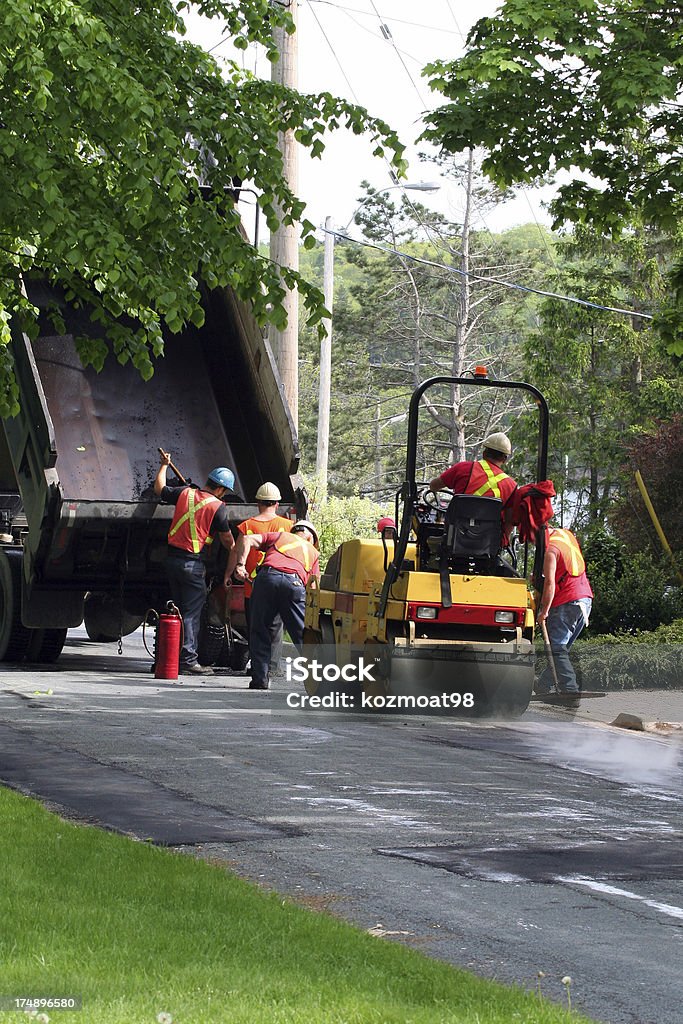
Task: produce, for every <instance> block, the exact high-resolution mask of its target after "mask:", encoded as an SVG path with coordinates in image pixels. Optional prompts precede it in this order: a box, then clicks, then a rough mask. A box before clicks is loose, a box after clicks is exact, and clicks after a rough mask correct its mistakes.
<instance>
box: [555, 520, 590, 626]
mask: <svg viewBox="0 0 683 1024" xmlns="http://www.w3.org/2000/svg"><path fill="white" fill-rule="evenodd" d="M548 547H550V548H555V550H556V551H557V568H556V570H555V595H554V597H553V602H552V605H551V607H555V606H556V605H559V604H569V602H570V601H578V600H579V598H581V597H592V596H593V591H592V590H591V585H590V583H589V582H588V577H587V576H586V563H585V561H584V557H583V554H582V553H581V548H580V547H579V542H578V540H577V539H576V537H575V536H574V534H573V533H572V532H571V530H562V529H559V528H556V527H552V528H550V529H549V530H548Z"/></svg>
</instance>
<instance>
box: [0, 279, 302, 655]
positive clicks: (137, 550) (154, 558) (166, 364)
mask: <svg viewBox="0 0 683 1024" xmlns="http://www.w3.org/2000/svg"><path fill="white" fill-rule="evenodd" d="M27 290H28V294H29V298H30V299H31V301H32V302H33V303H34V304H35V305H36V306H38V307H40V308H41V309H46V308H47V307H48V306H49V305H54V304H55V303H56V304H58V305H59V306H60V312H61V315H62V317H63V318H64V320H65V322H66V326H67V331H68V333H67V334H64V335H60V336H55V335H54V333H51V328H50V321H49V320H48V318H47V317H46V316H41V332H40V335H39V337H38V338H37V339H36V340H35V341H34V342H33V343H31V342H29V341H28V339H27V338H26V337H25V336H24V335H22V334H21V333H19V332H18V331H15V332H13V336H12V354H13V357H14V361H15V367H16V374H17V380H18V384H19V391H20V402H21V412H20V413H19V415H18V416H16V417H15V418H13V419H8V420H5V421H4V422H3V430H2V432H1V433H0V517H2V521H3V523H4V525H2V526H0V531H1V532H2V537H3V538H4V543H3V544H2V549H1V550H0V601H1V602H2V606H1V611H2V615H1V616H0V660H2V659H4V660H16V659H17V658H19V657H23V656H24V655H25V654H26V652H27V651H29V649H30V651H31V653H32V655H33V656H35V655H36V651H37V648H38V647H40V645H39V644H37V640H36V636H35V635H34V634H33V633H32V632H31V631H32V630H38V629H39V630H43V631H46V630H47V631H55V630H57V631H60V630H61V631H62V633H63V630H64V629H65V628H67V627H69V626H75V625H78V624H79V623H80V622H81V621H82V620H83V614H84V598H85V595H86V593H87V594H89V595H91V596H90V597H89V603H90V602H92V601H94V602H95V603H97V601H98V599H99V598H102V599H103V600H104V601H105V604H106V606H107V607H108V608H109V609H110V611H111V618H112V626H114V625H115V620H116V619H117V618H118V620H119V627H120V624H121V622H122V620H123V618H124V617H126V616H132V617H135V616H141V615H142V614H144V612H145V610H146V609H147V608H150V607H153V606H155V607H160V606H161V605H162V604H163V602H164V601H165V600H166V598H167V596H168V594H167V586H166V577H165V573H164V569H163V562H164V559H165V553H166V534H167V531H168V526H169V523H170V519H171V516H172V512H173V510H172V508H171V507H169V506H164V505H159V504H158V503H157V501H156V498H155V496H154V494H153V491H152V483H153V481H154V477H155V475H156V472H157V469H158V466H159V454H158V448H159V447H163V448H164V449H165V450H167V451H170V452H171V453H172V455H173V461H174V462H175V464H176V465H178V467H179V469H180V470H181V472H183V473H184V475H185V476H186V477H188V478H191V479H192V480H193V481H194V482H195V483H198V484H202V483H204V481H205V479H206V476H207V474H208V473H209V471H210V470H211V469H212V468H213V467H214V466H229V467H230V468H231V469H233V471H234V473H235V480H236V482H235V491H236V493H237V494H239V495H241V496H244V497H247V498H249V497H251V496H252V495H253V494H254V492H255V490H256V489H257V487H258V486H259V484H260V483H262V482H263V480H273V481H274V482H276V483H277V484H278V486H279V487H280V490H281V491H282V495H283V501H284V503H285V504H287V503H288V504H290V505H291V506H293V507H294V508H295V509H296V511H297V512H303V511H304V509H305V497H304V494H303V491H302V490H301V488H300V483H299V478H298V476H297V470H298V462H299V453H298V448H297V443H296V438H295V435H294V431H293V426H292V422H291V418H290V416H289V411H288V409H287V406H286V403H285V401H284V399H283V395H282V388H281V384H280V382H279V378H278V375H277V370H276V368H275V366H274V362H273V359H272V355H271V353H270V350H269V348H268V346H267V344H266V343H265V342H264V340H263V338H262V336H261V333H260V331H259V329H258V326H257V325H256V323H255V321H254V319H253V317H252V316H251V314H250V312H249V310H248V308H247V307H246V306H245V305H243V304H242V303H240V302H238V301H237V300H236V298H235V296H234V295H233V294H232V293H231V292H229V291H224V290H220V291H219V290H217V291H213V292H211V293H207V294H206V295H205V299H204V308H205V312H206V322H205V325H204V326H203V327H202V328H194V327H193V328H190V329H188V330H186V331H184V332H183V333H182V334H179V335H169V336H168V337H166V338H165V346H166V350H165V355H164V358H163V359H159V360H157V361H156V363H155V372H154V376H153V377H152V379H151V380H150V381H147V382H145V381H143V380H142V378H141V377H140V376H139V374H138V372H137V370H136V369H135V368H134V367H133V366H132V365H131V364H130V363H128V364H126V365H121V364H119V363H118V362H117V361H116V359H115V357H114V356H113V355H110V357H109V358H108V360H107V362H106V363H105V366H104V369H103V370H102V371H101V372H100V373H97V372H95V371H94V370H93V369H92V368H88V369H84V368H83V366H82V365H81V362H80V359H79V357H78V353H77V347H76V341H75V339H76V338H77V337H80V336H92V335H93V334H94V333H95V332H96V328H95V327H94V325H93V324H92V323H91V321H90V318H89V316H88V314H87V311H85V310H80V311H79V310H73V309H71V308H70V307H68V306H67V305H66V304H65V303H64V302H63V301H62V300H61V299H60V296H59V295H58V294H57V293H55V292H54V290H53V289H51V288H50V287H48V286H47V285H46V284H44V283H43V282H28V287H27ZM169 482H171V483H172V482H173V480H172V476H171V475H169ZM229 511H230V515H231V519H233V520H234V521H240V520H242V519H244V518H246V517H247V516H248V515H252V514H255V513H256V508H255V506H253V505H252V504H247V503H238V502H235V503H233V504H231V505H229ZM119 627H117V628H115V629H113V632H114V634H115V633H116V632H118V629H119ZM53 641H54V638H53ZM43 646H44V647H45V649H46V650H48V649H49V650H50V652H51V653H52V651H53V650H54V647H55V646H56V641H54V642H52V643H48V642H47V641H45V642H44V645H43ZM38 653H39V651H38ZM39 660H40V659H39Z"/></svg>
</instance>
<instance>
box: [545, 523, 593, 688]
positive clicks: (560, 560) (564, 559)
mask: <svg viewBox="0 0 683 1024" xmlns="http://www.w3.org/2000/svg"><path fill="white" fill-rule="evenodd" d="M543 576H544V578H545V581H544V584H543V593H542V594H541V600H540V603H539V606H538V612H537V615H536V621H537V622H538V623H542V622H545V623H546V627H547V630H548V638H549V640H550V647H551V650H552V654H553V660H554V662H555V671H556V672H557V681H558V684H559V687H560V691H561V692H562V693H578V692H579V684H578V682H577V679H576V672H575V671H574V666H573V665H572V663H571V661H570V659H569V648H570V647H571V646H572V644H573V643H574V641H575V640H576V638H577V637H578V635H579V634H580V633H581V631H582V629H583V628H584V627H585V626H587V625H588V619H589V617H590V613H591V608H592V606H593V591H592V590H591V585H590V583H589V582H588V577H587V576H586V563H585V562H584V559H583V554H582V553H581V547H580V545H579V542H578V540H577V539H576V537H575V536H574V534H573V533H572V532H571V530H563V529H562V530H561V529H557V528H553V527H549V528H548V531H547V537H546V550H545V558H544V560H543ZM552 683H553V676H552V669H551V668H550V666H548V667H547V668H546V669H545V670H544V671H543V672H542V673H541V675H540V676H539V678H538V680H537V681H536V685H535V687H534V691H535V692H536V693H550V691H551V689H552Z"/></svg>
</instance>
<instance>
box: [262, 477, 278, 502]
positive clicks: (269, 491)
mask: <svg viewBox="0 0 683 1024" xmlns="http://www.w3.org/2000/svg"><path fill="white" fill-rule="evenodd" d="M281 498H282V495H281V494H280V491H279V490H278V488H277V487H276V486H275V484H271V483H270V481H268V480H267V481H266V482H265V484H261V486H260V487H259V489H258V491H257V492H256V500H257V501H280V500H281Z"/></svg>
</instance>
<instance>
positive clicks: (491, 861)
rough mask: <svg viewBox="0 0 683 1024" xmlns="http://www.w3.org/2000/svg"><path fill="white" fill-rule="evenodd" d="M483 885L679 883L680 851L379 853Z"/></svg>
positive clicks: (609, 846)
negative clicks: (586, 881) (573, 881)
mask: <svg viewBox="0 0 683 1024" xmlns="http://www.w3.org/2000/svg"><path fill="white" fill-rule="evenodd" d="M375 852H376V853H379V854H381V855H383V856H385V857H399V858H401V859H404V860H411V861H415V862H416V863H418V864H425V865H428V866H429V867H433V868H442V869H443V870H444V871H451V872H452V873H453V874H456V875H462V876H464V877H465V878H478V879H481V880H482V881H485V882H543V883H548V884H550V883H553V882H557V881H558V878H561V879H562V880H563V881H568V880H571V879H582V878H591V879H594V880H598V881H603V882H616V881H620V882H627V881H629V882H636V881H652V880H653V879H667V880H676V879H683V851H682V850H681V846H680V843H679V842H678V841H672V840H661V839H658V840H648V841H646V842H643V841H628V842H623V841H620V840H617V841H615V842H600V843H575V844H567V845H563V846H555V845H548V846H508V847H505V846H496V847H472V846H422V847H403V848H397V849H377V850H375Z"/></svg>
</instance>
